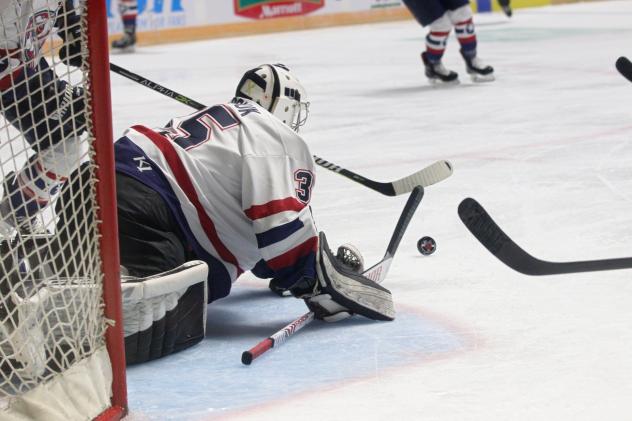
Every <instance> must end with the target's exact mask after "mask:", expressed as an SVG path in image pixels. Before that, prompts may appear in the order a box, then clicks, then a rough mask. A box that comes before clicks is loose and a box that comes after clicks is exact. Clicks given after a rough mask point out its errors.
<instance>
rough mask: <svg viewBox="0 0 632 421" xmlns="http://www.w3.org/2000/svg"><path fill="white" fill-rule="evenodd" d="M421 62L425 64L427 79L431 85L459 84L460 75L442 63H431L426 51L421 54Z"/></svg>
mask: <svg viewBox="0 0 632 421" xmlns="http://www.w3.org/2000/svg"><path fill="white" fill-rule="evenodd" d="M421 61H423V63H424V67H425V69H426V72H425V73H426V77H427V78H428V80H429V81H430V83H450V84H457V83H459V75H458V74H457V73H456V72H453V71H452V70H448V69H446V68H445V66H444V65H443V63H441V61H437V62H432V61H430V59H428V56H427V55H426V52H425V51H424V52H423V53H421Z"/></svg>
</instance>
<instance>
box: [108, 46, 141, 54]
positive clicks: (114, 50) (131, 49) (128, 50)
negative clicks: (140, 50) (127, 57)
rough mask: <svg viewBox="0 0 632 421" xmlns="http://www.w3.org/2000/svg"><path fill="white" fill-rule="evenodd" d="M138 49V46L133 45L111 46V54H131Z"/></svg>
mask: <svg viewBox="0 0 632 421" xmlns="http://www.w3.org/2000/svg"><path fill="white" fill-rule="evenodd" d="M135 51H136V46H135V45H131V46H129V47H125V48H114V47H110V54H131V53H133V52H135Z"/></svg>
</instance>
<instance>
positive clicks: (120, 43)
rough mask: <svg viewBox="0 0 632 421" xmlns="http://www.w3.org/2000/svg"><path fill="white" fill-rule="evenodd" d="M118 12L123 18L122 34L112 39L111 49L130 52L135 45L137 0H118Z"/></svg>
mask: <svg viewBox="0 0 632 421" xmlns="http://www.w3.org/2000/svg"><path fill="white" fill-rule="evenodd" d="M119 13H120V14H121V19H123V36H122V37H121V38H119V39H117V40H114V41H112V51H113V52H118V53H132V52H134V50H135V47H136V16H137V14H138V2H137V0H119Z"/></svg>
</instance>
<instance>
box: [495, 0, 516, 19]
mask: <svg viewBox="0 0 632 421" xmlns="http://www.w3.org/2000/svg"><path fill="white" fill-rule="evenodd" d="M498 4H499V5H500V7H501V9H503V12H504V13H505V15H507V17H508V18H510V17H511V15H512V14H513V11H512V10H511V4H510V3H509V0H498Z"/></svg>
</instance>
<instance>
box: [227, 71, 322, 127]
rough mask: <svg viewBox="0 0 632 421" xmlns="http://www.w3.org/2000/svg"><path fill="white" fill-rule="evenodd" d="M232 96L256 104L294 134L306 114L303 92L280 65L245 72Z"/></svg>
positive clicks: (299, 85) (305, 118)
mask: <svg viewBox="0 0 632 421" xmlns="http://www.w3.org/2000/svg"><path fill="white" fill-rule="evenodd" d="M235 96H238V97H241V98H246V99H250V100H252V101H255V102H256V103H257V104H259V105H261V106H262V107H263V108H265V109H266V110H268V111H270V113H272V114H273V115H274V116H276V117H277V118H278V119H280V120H281V121H282V122H284V123H285V124H287V125H288V126H290V127H291V128H292V129H293V130H294V131H297V132H298V129H299V127H301V126H302V125H303V124H305V121H306V120H307V115H308V113H309V102H307V101H305V96H306V95H305V88H303V85H302V84H301V82H299V80H298V79H297V78H296V77H295V76H294V75H293V74H292V73H291V72H290V69H288V68H287V67H286V66H285V65H283V64H262V65H261V66H259V67H255V68H254V69H251V70H248V71H247V72H246V73H245V74H244V76H243V77H242V78H241V80H240V81H239V84H238V85H237V90H236V92H235Z"/></svg>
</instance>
